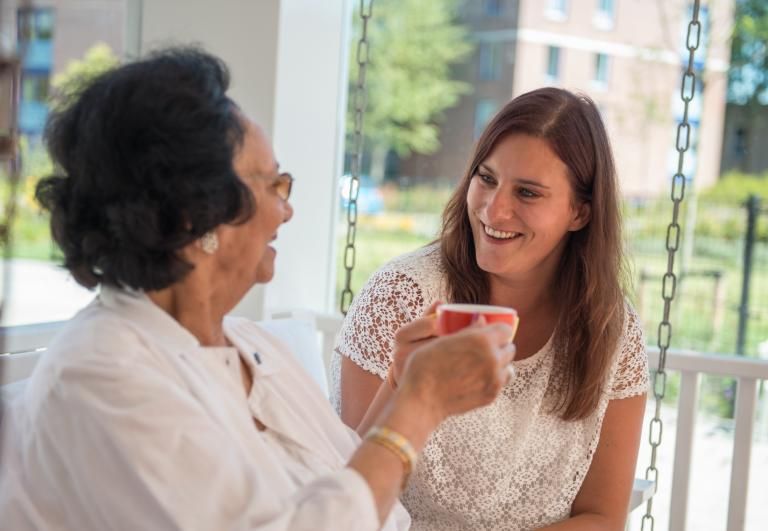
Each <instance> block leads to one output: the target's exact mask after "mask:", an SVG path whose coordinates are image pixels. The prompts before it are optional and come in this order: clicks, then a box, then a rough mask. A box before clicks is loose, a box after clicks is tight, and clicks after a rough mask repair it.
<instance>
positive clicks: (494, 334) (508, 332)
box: [486, 323, 515, 347]
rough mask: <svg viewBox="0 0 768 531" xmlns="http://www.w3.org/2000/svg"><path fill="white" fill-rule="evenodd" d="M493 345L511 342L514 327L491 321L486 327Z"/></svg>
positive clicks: (513, 335)
mask: <svg viewBox="0 0 768 531" xmlns="http://www.w3.org/2000/svg"><path fill="white" fill-rule="evenodd" d="M486 330H487V332H488V334H489V335H490V338H491V342H492V343H493V344H494V345H498V346H500V347H501V346H504V345H506V344H509V343H511V342H512V339H514V337H515V329H514V328H512V327H511V326H509V325H508V324H506V323H493V324H491V325H488V327H487V328H486Z"/></svg>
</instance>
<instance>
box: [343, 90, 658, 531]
mask: <svg viewBox="0 0 768 531" xmlns="http://www.w3.org/2000/svg"><path fill="white" fill-rule="evenodd" d="M617 188H618V186H617V178H616V171H615V168H614V163H613V157H612V154H611V147H610V143H609V141H608V138H607V135H606V132H605V128H604V126H603V123H602V121H601V119H600V115H599V112H598V110H597V108H596V106H595V104H594V103H593V102H592V101H591V100H590V99H589V98H587V97H585V96H580V95H575V94H572V93H570V92H568V91H566V90H561V89H556V88H544V89H540V90H536V91H533V92H530V93H527V94H523V95H521V96H519V97H517V98H515V99H514V100H512V101H511V102H510V103H508V104H507V105H506V106H505V107H504V108H503V109H502V110H501V111H500V112H499V113H498V114H497V115H496V116H495V117H494V118H493V120H492V121H491V123H490V124H489V125H488V127H487V128H486V130H485V131H484V133H483V134H482V136H481V137H480V139H479V141H478V143H477V147H476V149H475V152H474V155H473V157H472V160H471V163H470V165H469V168H468V170H467V172H466V174H465V175H464V178H463V179H462V180H461V182H460V184H459V186H458V189H457V190H456V192H455V193H454V195H453V197H452V198H451V200H450V201H449V203H448V205H447V207H446V209H445V212H444V214H443V227H442V232H441V235H440V237H439V240H438V241H437V242H436V243H433V244H431V245H429V246H427V247H425V248H423V249H420V250H417V251H415V252H413V253H410V254H407V255H405V256H402V257H400V258H397V259H395V260H393V261H392V262H390V263H389V264H387V265H385V266H384V267H383V268H382V269H380V270H379V271H378V272H376V273H375V274H374V275H373V276H372V278H371V279H370V280H369V281H368V283H367V285H366V286H365V287H364V288H363V289H362V290H361V291H360V293H359V295H358V297H357V298H356V300H355V302H354V303H353V305H352V307H351V308H350V311H349V314H348V315H347V318H346V321H345V323H344V327H343V329H342V332H341V336H340V340H339V344H338V347H337V352H336V355H335V359H334V372H335V374H336V376H337V385H336V386H335V395H334V400H335V402H336V406H337V409H339V411H340V413H341V415H342V419H343V420H344V421H345V422H346V423H347V424H348V425H350V426H355V427H365V426H366V425H367V423H369V422H370V419H367V418H365V411H366V408H367V407H368V404H369V403H371V402H372V401H373V402H377V401H383V400H386V399H387V397H388V395H389V394H390V393H392V392H393V389H396V388H397V384H398V382H399V381H400V380H399V379H400V378H401V374H402V367H403V365H404V362H405V360H406V359H407V357H408V352H407V351H408V349H404V348H403V345H405V344H410V345H412V346H415V345H422V344H428V343H429V342H430V341H432V340H433V339H432V337H433V336H434V334H435V322H434V319H433V318H432V317H431V314H432V310H433V307H432V306H431V305H432V303H433V301H436V300H442V301H450V302H466V303H487V304H495V305H503V306H511V307H514V308H516V309H517V311H518V313H519V316H520V327H519V331H518V334H517V337H516V338H515V343H516V346H517V355H516V360H515V362H514V365H515V367H516V370H517V376H516V378H514V379H513V380H512V381H511V382H510V383H509V384H507V386H506V387H505V389H504V390H503V391H502V395H501V396H500V397H499V398H498V399H497V400H496V401H495V402H494V403H493V404H492V405H490V406H489V407H486V408H483V409H480V410H477V411H474V412H472V413H469V414H466V415H462V416H460V417H456V418H453V419H451V420H450V421H448V422H446V423H445V424H444V425H442V426H441V427H440V428H439V429H438V430H437V431H436V432H435V433H434V434H433V435H432V437H431V439H430V440H429V443H428V445H427V446H426V448H425V450H424V455H423V459H422V460H421V461H420V463H419V466H418V467H417V469H416V471H415V472H414V476H413V478H412V480H411V482H410V484H409V487H408V488H407V490H406V491H405V492H404V495H403V497H402V501H403V503H404V505H405V506H406V508H407V509H408V510H409V512H410V514H411V517H412V518H413V521H414V523H413V528H414V529H417V530H424V529H434V530H438V529H439V530H443V531H445V530H452V529H473V530H477V529H533V528H541V527H546V528H547V529H563V530H566V529H590V530H596V529H622V528H623V526H624V521H625V519H626V511H627V506H628V502H629V495H630V492H631V486H632V478H633V473H634V470H635V462H636V459H637V449H638V444H639V438H640V433H641V424H642V418H643V412H644V407H645V395H646V391H647V387H648V375H647V358H646V353H645V348H644V341H643V336H642V332H641V329H640V325H639V322H638V318H637V316H636V314H635V312H634V311H633V310H632V309H631V308H630V307H629V306H628V304H627V303H626V302H625V288H624V281H625V269H624V255H623V251H622V238H621V219H620V211H619V196H618V191H617ZM420 315H423V317H419V316H420ZM414 319H415V320H414ZM412 320H413V324H412V325H411V326H410V327H409V328H407V329H405V330H403V331H401V332H399V333H398V334H397V336H396V334H395V332H396V330H398V329H399V328H400V326H401V325H402V324H403V323H406V322H409V321H412ZM395 338H396V339H397V341H396V340H395ZM361 425H362V426H361ZM547 526H549V527H547Z"/></svg>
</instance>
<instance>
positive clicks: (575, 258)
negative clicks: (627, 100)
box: [440, 88, 627, 420]
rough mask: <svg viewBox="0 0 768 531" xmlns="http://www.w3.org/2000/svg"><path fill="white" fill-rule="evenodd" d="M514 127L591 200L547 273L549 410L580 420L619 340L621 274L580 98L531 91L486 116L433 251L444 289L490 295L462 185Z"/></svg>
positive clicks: (593, 112) (597, 138)
mask: <svg viewBox="0 0 768 531" xmlns="http://www.w3.org/2000/svg"><path fill="white" fill-rule="evenodd" d="M518 133H521V134H526V135H531V136H534V137H538V138H541V139H544V140H546V141H547V142H548V143H549V145H550V147H551V148H552V150H553V151H554V152H555V153H556V154H557V156H558V157H559V158H560V160H562V161H563V162H564V163H565V165H566V166H567V167H568V174H569V175H568V176H569V179H570V183H571V188H572V190H573V195H574V201H575V202H577V203H581V202H587V203H589V204H590V205H591V217H590V220H589V223H588V224H587V225H586V226H585V227H584V228H583V229H581V230H579V231H577V232H573V233H569V235H567V236H566V238H568V242H567V244H566V247H565V250H564V252H563V257H562V260H561V263H560V268H559V271H558V277H557V279H556V280H555V282H556V283H557V284H556V286H555V288H556V289H557V292H558V294H560V295H561V296H560V297H559V298H560V300H561V308H562V309H563V310H565V309H567V311H561V312H560V316H559V320H558V323H557V326H556V328H555V337H554V347H555V349H556V352H558V354H559V355H560V356H563V357H562V358H560V359H559V365H560V366H561V367H562V371H561V373H562V381H561V382H558V383H557V385H555V386H553V387H554V388H555V389H556V392H557V395H558V396H557V397H556V399H557V400H556V406H555V411H557V412H558V413H559V414H560V416H561V417H562V418H563V419H565V420H575V419H580V418H584V417H586V416H588V415H589V414H590V413H592V412H593V411H594V410H595V408H596V407H597V404H598V401H599V398H600V394H601V392H602V391H603V387H604V385H605V379H606V376H607V373H608V370H609V368H610V364H611V362H612V361H613V355H614V352H615V350H616V348H617V346H618V344H619V339H620V336H621V333H622V329H623V323H624V311H625V310H624V295H625V285H626V284H625V283H626V278H627V276H626V269H625V260H624V252H623V241H622V236H621V213H620V210H619V196H618V184H617V178H616V169H615V166H614V162H613V155H612V153H611V146H610V142H609V140H608V136H607V134H606V132H605V127H604V126H603V122H602V120H601V119H600V113H599V111H598V109H597V107H596V106H595V104H594V102H593V101H592V100H590V99H589V98H588V97H586V96H582V95H576V94H573V93H571V92H568V91H566V90H562V89H557V88H543V89H538V90H534V91H532V92H528V93H526V94H522V95H521V96H518V97H517V98H515V99H513V100H512V101H511V102H509V103H508V104H507V105H506V106H505V107H504V108H503V109H501V111H500V112H499V113H498V114H497V115H496V116H495V117H494V118H493V119H492V121H491V122H490V124H488V126H487V127H486V129H485V131H484V132H483V134H482V135H481V136H480V138H479V140H478V142H477V146H476V147H475V152H474V155H473V156H472V160H471V163H470V165H469V167H468V169H467V171H466V173H465V175H464V177H463V179H462V181H461V183H460V184H459V186H458V188H457V190H456V191H455V192H454V194H453V196H452V197H451V199H450V201H449V202H448V204H447V206H446V208H445V211H444V212H443V227H442V232H441V235H440V251H441V259H442V264H443V267H444V268H445V273H446V280H447V287H448V297H449V299H450V300H451V301H453V302H466V303H488V301H489V300H490V287H489V280H488V275H487V274H486V273H485V272H484V271H482V270H481V269H480V268H479V267H478V265H477V261H476V259H475V244H474V240H473V238H472V229H471V228H470V225H469V215H468V211H467V191H468V189H469V184H470V181H471V179H472V177H473V176H474V175H475V172H476V171H477V168H478V166H479V165H480V163H481V162H483V161H484V160H485V159H486V158H487V157H488V156H489V155H490V153H491V151H492V150H493V148H494V147H495V146H496V145H497V144H498V142H499V141H500V140H501V139H502V138H504V137H506V136H508V135H510V134H518ZM523 326H524V325H523Z"/></svg>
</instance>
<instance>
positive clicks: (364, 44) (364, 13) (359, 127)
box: [341, 0, 373, 315]
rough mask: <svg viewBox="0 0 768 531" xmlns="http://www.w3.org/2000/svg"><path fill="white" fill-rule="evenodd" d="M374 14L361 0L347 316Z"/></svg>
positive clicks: (343, 297)
mask: <svg viewBox="0 0 768 531" xmlns="http://www.w3.org/2000/svg"><path fill="white" fill-rule="evenodd" d="M372 14H373V0H360V21H361V25H362V30H361V33H360V39H359V40H358V41H357V55H356V61H357V83H355V89H354V93H353V95H352V104H353V106H354V113H355V115H354V133H353V146H354V147H353V150H352V157H351V159H350V179H349V190H348V192H349V193H348V195H347V197H348V202H347V239H346V245H345V247H344V270H345V278H344V289H343V290H342V292H341V313H342V314H343V315H347V311H348V310H349V306H350V305H351V304H352V298H353V296H354V293H353V292H352V271H353V270H354V269H355V261H356V255H357V249H356V247H355V236H356V235H357V197H358V194H359V193H360V171H361V169H362V165H363V140H364V138H363V117H364V116H365V107H366V105H367V103H368V93H367V90H366V85H365V83H366V74H367V71H368V63H369V61H368V58H369V49H370V46H369V42H370V41H369V40H368V22H369V21H370V19H371V15H372Z"/></svg>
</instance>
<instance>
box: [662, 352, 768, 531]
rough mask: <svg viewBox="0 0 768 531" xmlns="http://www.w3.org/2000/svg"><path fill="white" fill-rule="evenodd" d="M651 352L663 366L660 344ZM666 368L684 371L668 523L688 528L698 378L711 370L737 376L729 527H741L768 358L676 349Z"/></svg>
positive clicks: (736, 530)
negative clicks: (758, 390)
mask: <svg viewBox="0 0 768 531" xmlns="http://www.w3.org/2000/svg"><path fill="white" fill-rule="evenodd" d="M648 354H649V361H650V365H651V367H652V368H655V367H658V362H659V352H658V349H649V350H648ZM667 369H668V370H670V371H679V372H680V373H681V378H680V396H679V399H678V406H677V437H676V440H675V454H674V469H673V471H672V499H671V502H670V507H671V508H672V510H671V511H670V515H669V529H674V530H683V529H685V526H686V518H687V516H688V488H689V485H690V477H691V456H692V448H693V433H694V426H695V418H696V404H697V398H698V391H699V383H700V380H701V376H702V375H710V376H725V377H731V378H735V379H736V382H737V388H736V390H737V391H736V407H735V409H734V426H735V428H734V441H733V460H732V465H731V481H730V488H729V497H728V520H727V521H728V526H727V530H728V531H742V530H743V529H744V518H745V515H746V507H747V487H748V485H749V462H750V457H751V455H752V438H753V433H754V427H755V410H756V404H757V388H758V383H759V382H760V381H761V380H768V361H766V360H758V359H754V358H743V357H737V356H726V355H722V354H702V353H700V352H696V351H691V350H672V351H669V352H668V354H667Z"/></svg>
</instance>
